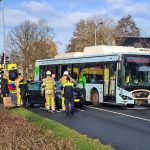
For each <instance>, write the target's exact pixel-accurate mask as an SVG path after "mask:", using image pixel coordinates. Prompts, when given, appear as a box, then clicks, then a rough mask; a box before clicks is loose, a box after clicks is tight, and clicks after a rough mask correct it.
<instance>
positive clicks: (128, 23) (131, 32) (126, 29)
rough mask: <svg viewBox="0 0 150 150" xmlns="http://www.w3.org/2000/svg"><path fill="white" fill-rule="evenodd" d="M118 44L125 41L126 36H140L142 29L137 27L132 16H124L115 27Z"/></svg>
mask: <svg viewBox="0 0 150 150" xmlns="http://www.w3.org/2000/svg"><path fill="white" fill-rule="evenodd" d="M115 36H116V38H115V39H116V40H115V41H116V44H117V45H120V44H121V43H123V41H124V37H139V36H140V29H139V28H138V27H137V25H136V23H135V21H134V20H133V18H132V16H130V15H128V16H125V17H122V18H121V19H120V20H119V21H118V22H117V25H116V28H115Z"/></svg>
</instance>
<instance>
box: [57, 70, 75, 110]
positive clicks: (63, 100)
mask: <svg viewBox="0 0 150 150" xmlns="http://www.w3.org/2000/svg"><path fill="white" fill-rule="evenodd" d="M67 77H70V76H69V73H68V71H65V72H64V74H63V76H62V77H61V78H60V79H59V82H60V83H61V85H62V86H63V85H64V84H65V83H66V78H67ZM70 81H71V82H75V81H74V79H73V78H71V77H70ZM63 95H64V91H63V90H62V98H61V99H62V103H61V105H62V110H63V111H65V110H66V108H65V103H64V102H65V99H64V96H63Z"/></svg>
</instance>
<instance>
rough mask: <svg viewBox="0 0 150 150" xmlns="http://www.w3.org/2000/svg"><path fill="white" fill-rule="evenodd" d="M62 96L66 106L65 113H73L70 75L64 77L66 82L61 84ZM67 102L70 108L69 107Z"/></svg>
mask: <svg viewBox="0 0 150 150" xmlns="http://www.w3.org/2000/svg"><path fill="white" fill-rule="evenodd" d="M63 89H64V98H65V106H66V115H69V114H71V115H73V113H74V98H73V83H71V82H70V77H67V78H66V83H65V84H64V85H63ZM69 104H70V106H71V108H70V107H69Z"/></svg>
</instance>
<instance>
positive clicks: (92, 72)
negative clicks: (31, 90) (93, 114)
mask: <svg viewBox="0 0 150 150" xmlns="http://www.w3.org/2000/svg"><path fill="white" fill-rule="evenodd" d="M47 70H50V71H51V72H52V73H54V74H55V75H56V80H59V78H60V77H61V76H62V75H63V72H64V71H68V72H69V74H70V76H71V77H72V78H74V79H75V80H76V81H77V86H78V87H80V88H83V85H82V83H80V82H79V79H80V78H81V77H82V76H83V75H84V76H85V77H86V84H85V87H84V89H85V91H86V96H85V101H87V102H91V103H92V104H93V105H98V104H100V103H106V104H115V105H119V106H134V105H147V104H150V49H144V48H134V47H124V46H105V45H100V46H92V47H86V48H85V49H84V51H83V52H76V53H65V54H60V55H57V56H56V57H55V58H53V59H42V60H37V61H36V62H35V75H34V80H42V79H43V78H45V74H46V71H47Z"/></svg>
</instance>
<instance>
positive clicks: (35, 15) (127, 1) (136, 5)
mask: <svg viewBox="0 0 150 150" xmlns="http://www.w3.org/2000/svg"><path fill="white" fill-rule="evenodd" d="M22 1H23V0H22ZM148 3H149V2H148V1H147V2H146V1H145V2H142V1H137V0H136V1H135V2H134V0H105V1H103V0H86V1H85V0H83V1H81V0H61V1H54V0H44V1H43V0H40V1H36V0H31V1H25V0H24V2H22V3H17V4H14V6H12V5H9V7H8V6H6V8H5V18H6V25H7V27H9V28H11V27H14V26H16V25H18V24H19V23H21V22H23V21H24V20H27V19H30V20H32V21H38V20H39V19H40V18H44V19H46V20H47V21H48V23H49V24H51V25H52V27H53V28H54V30H55V32H56V35H57V37H56V41H59V42H61V43H62V45H60V47H61V49H64V48H65V45H66V44H67V42H68V41H69V39H70V37H71V35H72V33H73V30H74V25H75V24H76V23H77V22H78V21H79V20H80V19H82V18H87V17H90V16H92V15H100V16H104V17H106V16H112V17H113V18H115V19H119V18H121V17H123V16H125V15H128V14H131V15H133V17H134V18H135V19H136V20H137V22H139V24H140V25H141V22H142V21H143V22H144V23H145V24H146V22H148V19H149V16H150V11H149V10H150V4H148ZM136 16H138V17H136ZM146 17H147V19H146ZM147 24H148V23H147Z"/></svg>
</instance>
